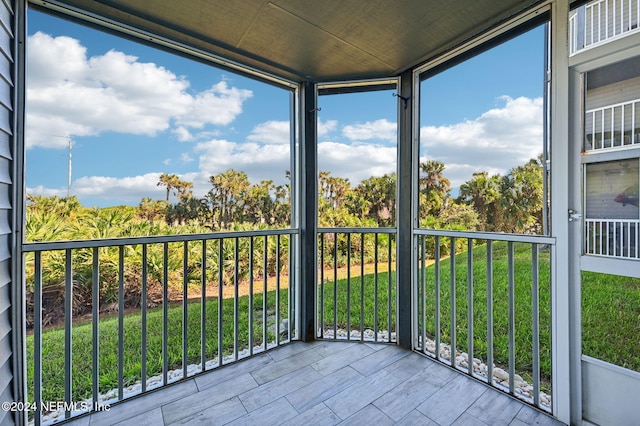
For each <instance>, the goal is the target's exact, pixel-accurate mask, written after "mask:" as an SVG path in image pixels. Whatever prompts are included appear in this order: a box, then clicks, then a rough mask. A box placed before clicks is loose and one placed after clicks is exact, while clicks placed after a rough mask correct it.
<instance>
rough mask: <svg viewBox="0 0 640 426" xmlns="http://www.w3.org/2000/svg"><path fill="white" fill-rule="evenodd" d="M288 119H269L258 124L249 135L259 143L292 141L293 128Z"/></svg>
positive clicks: (251, 139) (249, 138)
mask: <svg viewBox="0 0 640 426" xmlns="http://www.w3.org/2000/svg"><path fill="white" fill-rule="evenodd" d="M290 126H291V125H290V124H289V122H288V121H273V120H272V121H267V122H264V123H260V124H258V125H257V126H256V127H255V128H254V129H253V130H252V131H251V134H250V135H249V136H248V137H247V139H248V140H250V141H252V142H257V143H268V144H272V143H275V144H288V143H290V142H291V129H290Z"/></svg>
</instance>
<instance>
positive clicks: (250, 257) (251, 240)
mask: <svg viewBox="0 0 640 426" xmlns="http://www.w3.org/2000/svg"><path fill="white" fill-rule="evenodd" d="M248 322H249V356H251V355H253V332H254V330H253V328H254V325H253V236H251V237H249V318H248Z"/></svg>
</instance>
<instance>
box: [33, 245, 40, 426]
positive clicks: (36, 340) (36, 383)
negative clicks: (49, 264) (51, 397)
mask: <svg viewBox="0 0 640 426" xmlns="http://www.w3.org/2000/svg"><path fill="white" fill-rule="evenodd" d="M33 267H34V277H33V280H34V281H33V298H34V301H33V402H34V403H35V404H36V410H35V412H34V418H33V420H34V423H35V425H36V426H40V425H41V424H42V411H41V410H40V406H41V403H42V252H39V251H36V252H35V253H34V261H33Z"/></svg>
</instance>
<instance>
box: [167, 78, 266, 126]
mask: <svg viewBox="0 0 640 426" xmlns="http://www.w3.org/2000/svg"><path fill="white" fill-rule="evenodd" d="M252 96H253V92H251V90H244V89H237V88H235V87H228V85H227V82H226V81H221V82H219V83H216V84H214V85H213V86H211V88H210V89H208V90H205V91H204V92H200V93H198V94H196V96H195V97H194V98H192V102H191V103H190V104H189V107H188V109H187V111H186V112H185V113H183V114H181V115H178V117H177V122H178V123H179V124H182V125H185V126H189V127H193V128H196V129H201V128H202V127H203V126H204V125H205V124H216V125H227V124H229V123H231V122H232V121H233V120H234V119H235V118H236V117H237V116H238V115H239V114H240V113H241V112H242V104H243V103H244V101H245V100H247V99H249V98H250V97H252Z"/></svg>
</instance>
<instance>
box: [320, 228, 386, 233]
mask: <svg viewBox="0 0 640 426" xmlns="http://www.w3.org/2000/svg"><path fill="white" fill-rule="evenodd" d="M317 232H318V234H334V233H337V234H362V233H364V234H395V233H396V228H318V230H317Z"/></svg>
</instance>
